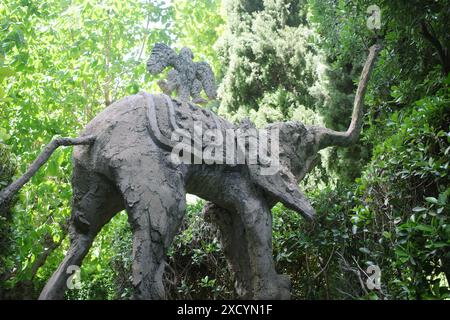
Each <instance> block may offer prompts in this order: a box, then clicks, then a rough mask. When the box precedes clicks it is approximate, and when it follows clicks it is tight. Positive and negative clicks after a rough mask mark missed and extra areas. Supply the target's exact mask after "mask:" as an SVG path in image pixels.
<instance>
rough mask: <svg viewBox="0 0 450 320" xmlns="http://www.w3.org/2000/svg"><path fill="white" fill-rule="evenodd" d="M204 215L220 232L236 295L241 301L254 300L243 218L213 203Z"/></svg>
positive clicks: (205, 210) (207, 205) (205, 208)
mask: <svg viewBox="0 0 450 320" xmlns="http://www.w3.org/2000/svg"><path fill="white" fill-rule="evenodd" d="M204 214H205V221H207V222H209V223H212V224H213V225H214V226H215V227H216V228H217V229H218V230H219V233H220V242H221V244H222V249H223V252H224V255H225V257H226V259H227V262H228V266H229V268H230V269H231V271H232V272H233V273H234V276H235V284H234V285H235V289H236V293H237V294H238V296H239V297H240V298H241V299H251V298H253V283H252V278H253V276H252V269H251V267H250V257H249V254H248V248H249V246H248V242H247V240H246V238H245V228H244V225H243V223H242V219H241V216H240V215H239V214H238V212H237V211H236V210H234V209H228V210H226V209H223V208H221V207H220V206H218V205H216V204H214V203H212V202H208V203H207V204H206V205H205V207H204Z"/></svg>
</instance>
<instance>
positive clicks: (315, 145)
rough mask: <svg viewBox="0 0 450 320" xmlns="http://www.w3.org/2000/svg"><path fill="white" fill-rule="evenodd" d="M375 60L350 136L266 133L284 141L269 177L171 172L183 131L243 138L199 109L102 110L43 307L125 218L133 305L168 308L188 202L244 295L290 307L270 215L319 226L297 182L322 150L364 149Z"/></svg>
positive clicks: (233, 170)
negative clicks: (173, 254)
mask: <svg viewBox="0 0 450 320" xmlns="http://www.w3.org/2000/svg"><path fill="white" fill-rule="evenodd" d="M377 51H378V47H376V46H374V47H372V48H371V49H370V53H369V57H368V60H367V62H366V64H365V66H364V69H363V72H362V76H361V81H360V83H359V87H358V91H357V93H356V98H355V104H354V111H353V116H352V121H351V124H350V127H349V129H348V130H347V131H346V132H336V131H333V130H329V129H327V128H322V127H315V126H312V127H307V126H305V125H303V124H301V123H298V122H283V123H274V124H271V125H270V126H269V127H270V129H277V130H278V132H279V156H280V170H279V171H277V172H276V173H273V174H272V175H260V174H258V172H259V171H258V166H255V165H246V164H243V165H227V164H206V163H199V164H186V163H178V164H176V163H174V162H173V161H172V159H171V154H172V153H171V148H172V147H173V146H170V142H168V141H166V140H167V139H168V138H167V137H168V136H169V135H170V133H171V131H173V130H174V127H176V126H180V123H181V124H184V126H185V127H186V123H187V122H189V121H193V118H195V119H194V120H196V121H197V122H200V123H203V124H205V125H206V126H207V127H208V126H213V127H215V128H216V129H223V128H228V129H233V128H236V126H234V125H233V124H231V123H229V122H227V121H226V120H224V119H221V118H220V117H218V116H217V115H215V114H214V113H212V112H209V111H207V110H204V109H200V108H198V107H196V106H195V105H192V104H181V103H179V102H178V101H176V100H173V99H171V98H169V97H168V96H165V95H151V94H148V93H145V92H142V93H139V94H137V95H134V96H130V97H126V98H124V99H122V100H120V101H118V102H115V103H113V104H112V105H110V106H109V107H108V108H106V109H105V110H103V111H102V112H101V113H100V114H98V115H97V116H96V117H95V118H94V119H93V120H92V121H91V122H90V123H89V124H88V125H87V127H86V129H85V130H84V132H83V133H82V134H81V137H83V136H88V135H90V136H95V141H94V142H93V143H92V144H91V145H81V146H76V147H75V148H74V152H73V164H74V166H73V167H74V168H73V179H72V185H73V204H72V216H71V221H70V227H69V230H70V231H69V233H70V238H71V244H70V248H69V250H68V252H67V254H66V256H65V258H64V260H63V262H62V263H61V265H60V266H59V267H58V269H57V270H56V271H55V273H54V274H53V276H52V277H51V278H50V280H49V281H48V283H47V284H46V286H45V287H44V289H43V291H42V293H41V294H40V297H39V298H40V299H62V298H63V296H64V292H65V290H66V289H67V285H66V282H67V279H68V277H69V276H70V275H69V274H68V273H67V272H66V271H67V269H68V268H69V267H70V266H73V265H77V266H81V264H82V261H83V258H84V257H85V255H86V254H87V253H88V251H89V248H90V247H91V245H92V243H93V241H94V238H95V237H96V235H97V234H98V232H99V231H100V230H101V229H102V227H103V226H104V225H105V224H106V223H108V221H110V219H111V218H112V217H113V216H114V215H116V214H117V213H118V212H120V211H121V210H124V209H125V210H126V211H127V213H128V218H129V223H130V225H131V228H132V233H133V266H132V272H133V274H132V277H133V286H134V289H135V293H134V298H136V299H164V298H165V291H164V286H163V273H164V268H165V260H164V259H165V255H166V252H167V250H168V248H169V246H170V245H171V242H172V240H173V238H174V236H175V235H176V233H177V231H178V229H179V226H180V224H181V222H182V219H183V217H184V214H185V207H186V200H185V196H186V193H191V194H195V195H197V196H199V197H201V198H203V199H205V200H207V201H209V204H208V205H207V206H206V208H205V212H206V218H207V219H209V221H212V222H214V223H215V224H216V225H217V226H218V228H219V230H220V232H221V240H222V243H223V248H224V252H225V255H226V257H227V260H228V262H229V265H230V266H231V269H232V270H233V271H234V273H235V274H236V289H237V292H238V294H239V295H240V296H241V297H243V298H250V299H289V298H290V281H289V278H288V277H287V276H285V275H279V274H277V273H276V271H275V266H274V261H273V255H272V228H271V226H272V221H271V211H270V209H271V207H273V206H274V205H275V204H276V203H277V202H282V203H284V204H285V205H286V206H287V207H289V208H291V209H293V210H295V211H297V212H299V213H300V214H302V215H303V216H304V217H305V218H312V217H313V216H314V209H313V208H312V206H311V205H310V204H309V202H308V200H307V198H306V197H305V196H304V195H303V193H302V192H301V191H300V190H299V189H298V182H299V181H300V180H302V179H303V178H304V176H305V175H306V174H307V173H308V172H309V171H310V170H311V169H312V168H313V167H314V165H315V164H316V162H317V159H318V151H319V150H321V149H324V148H326V147H329V146H348V145H350V144H352V143H354V142H355V141H357V139H358V136H359V132H360V129H361V125H362V121H363V107H362V102H363V98H364V93H365V90H366V87H367V83H368V79H369V76H370V73H371V70H372V68H373V66H374V61H375V57H376V53H377Z"/></svg>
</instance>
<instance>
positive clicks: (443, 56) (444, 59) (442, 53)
mask: <svg viewBox="0 0 450 320" xmlns="http://www.w3.org/2000/svg"><path fill="white" fill-rule="evenodd" d="M420 26H421V29H422V34H423V36H424V37H425V39H427V40H428V41H429V42H430V43H431V44H432V45H433V46H434V48H435V49H436V51H437V52H438V54H439V58H440V60H441V64H442V72H443V73H444V75H447V74H448V73H449V72H450V61H449V56H448V54H447V53H446V50H445V49H444V48H443V47H442V44H441V42H440V41H439V39H438V38H437V37H436V36H435V35H433V34H432V33H431V32H430V30H429V29H428V27H427V23H426V22H425V20H422V21H421V22H420Z"/></svg>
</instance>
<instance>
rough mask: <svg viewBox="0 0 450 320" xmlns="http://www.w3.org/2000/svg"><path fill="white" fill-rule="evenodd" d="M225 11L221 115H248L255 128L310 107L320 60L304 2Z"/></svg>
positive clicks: (316, 97)
mask: <svg viewBox="0 0 450 320" xmlns="http://www.w3.org/2000/svg"><path fill="white" fill-rule="evenodd" d="M225 8H226V12H227V17H228V24H227V28H226V30H225V32H224V35H223V36H222V37H221V39H220V43H219V45H218V51H219V55H220V57H221V59H222V66H223V69H224V71H223V72H224V78H223V82H222V84H221V88H220V90H219V92H220V95H221V99H222V102H221V112H223V113H226V114H230V113H231V114H232V115H233V117H234V119H235V120H241V119H242V118H243V117H244V116H248V115H249V116H250V117H251V118H252V120H254V121H255V122H256V124H257V125H258V126H261V125H264V124H266V123H270V122H273V121H280V120H283V119H289V118H291V117H292V116H293V114H294V113H295V112H296V110H298V109H300V110H302V109H304V108H305V107H306V108H310V109H311V108H314V107H315V106H316V105H317V104H318V103H319V101H320V100H321V98H322V93H321V90H320V81H319V80H320V75H321V74H320V72H319V69H318V68H317V65H319V64H320V63H321V56H320V54H318V52H317V50H316V48H315V46H314V41H315V38H316V37H317V35H316V34H315V32H314V30H313V29H312V28H311V27H310V26H309V25H308V23H307V20H306V15H307V4H306V1H302V0H301V1H300V0H299V1H272V0H270V1H262V0H259V1H251V5H250V2H248V1H247V2H242V1H235V0H230V1H226V2H225ZM294 39H295V40H294ZM293 40H294V41H293Z"/></svg>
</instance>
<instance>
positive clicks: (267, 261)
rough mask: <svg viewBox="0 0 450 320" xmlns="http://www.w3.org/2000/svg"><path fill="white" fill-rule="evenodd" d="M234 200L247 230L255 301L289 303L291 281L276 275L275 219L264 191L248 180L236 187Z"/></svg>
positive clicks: (284, 276)
mask: <svg viewBox="0 0 450 320" xmlns="http://www.w3.org/2000/svg"><path fill="white" fill-rule="evenodd" d="M231 195H232V196H231V198H232V199H233V200H234V204H235V207H236V210H237V212H238V213H239V216H240V219H241V221H242V225H243V228H244V229H245V240H246V244H247V246H248V256H249V262H250V272H249V273H250V274H252V275H253V277H252V291H253V298H254V299H290V280H289V277H288V276H286V275H279V274H277V273H276V271H275V263H274V260H273V249H272V215H271V212H270V209H269V207H268V205H267V203H266V201H265V199H264V198H263V196H262V194H261V191H260V190H258V189H257V188H256V187H255V186H253V184H252V183H250V182H248V181H247V180H245V181H243V182H241V183H239V184H237V185H235V186H234V187H233V188H232V190H231Z"/></svg>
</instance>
